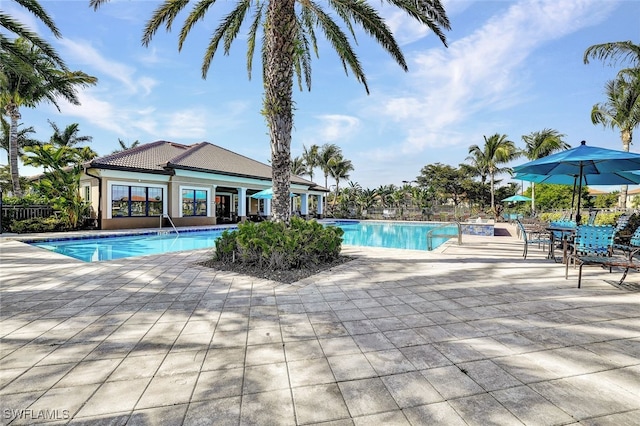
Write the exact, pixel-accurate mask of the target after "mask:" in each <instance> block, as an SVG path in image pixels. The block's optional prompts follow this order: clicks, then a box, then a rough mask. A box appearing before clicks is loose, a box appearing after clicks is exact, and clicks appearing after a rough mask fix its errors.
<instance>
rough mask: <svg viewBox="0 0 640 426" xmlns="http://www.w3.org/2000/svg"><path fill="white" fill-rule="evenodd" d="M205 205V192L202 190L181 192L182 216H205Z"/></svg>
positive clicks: (184, 190)
mask: <svg viewBox="0 0 640 426" xmlns="http://www.w3.org/2000/svg"><path fill="white" fill-rule="evenodd" d="M207 204H208V203H207V191H205V190H203V189H183V190H182V216H206V215H207Z"/></svg>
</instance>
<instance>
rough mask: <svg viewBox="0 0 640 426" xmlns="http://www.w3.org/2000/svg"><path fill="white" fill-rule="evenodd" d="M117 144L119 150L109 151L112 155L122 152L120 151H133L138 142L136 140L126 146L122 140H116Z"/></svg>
mask: <svg viewBox="0 0 640 426" xmlns="http://www.w3.org/2000/svg"><path fill="white" fill-rule="evenodd" d="M118 144H119V145H120V148H118V149H114V150H113V151H111V153H112V154H117V153H119V152H122V151H126V150H129V149H133V148H135V147H137V146H138V145H140V141H139V140H137V139H136V140H135V141H133V142H132V143H131V145H127V143H126V142H125V141H123V140H122V139H120V138H118Z"/></svg>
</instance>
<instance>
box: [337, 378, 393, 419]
mask: <svg viewBox="0 0 640 426" xmlns="http://www.w3.org/2000/svg"><path fill="white" fill-rule="evenodd" d="M338 386H339V387H340V391H341V392H342V395H343V397H344V401H345V403H346V404H347V407H348V409H349V413H351V416H353V417H358V416H366V415H370V414H376V413H382V412H385V411H392V410H397V409H398V405H397V404H396V402H395V400H394V399H393V397H392V396H391V394H390V393H389V391H388V390H387V388H386V387H385V386H384V384H383V383H382V381H381V380H380V379H379V378H371V379H363V380H351V381H347V382H340V383H338Z"/></svg>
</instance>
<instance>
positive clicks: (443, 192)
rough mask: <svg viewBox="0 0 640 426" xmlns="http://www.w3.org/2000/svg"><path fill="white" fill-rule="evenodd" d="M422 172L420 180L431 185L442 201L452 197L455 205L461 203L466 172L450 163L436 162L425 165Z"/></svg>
mask: <svg viewBox="0 0 640 426" xmlns="http://www.w3.org/2000/svg"><path fill="white" fill-rule="evenodd" d="M420 174H421V175H420V176H418V182H419V183H420V184H421V185H423V184H424V185H425V186H430V187H431V188H432V190H433V191H434V193H435V194H436V196H437V197H438V198H440V200H441V201H443V202H446V200H448V199H451V200H453V204H454V205H456V206H457V205H458V204H459V202H460V196H461V195H462V194H463V193H464V187H463V186H462V183H463V180H464V172H462V171H461V170H459V169H456V168H454V167H452V166H450V165H448V164H442V163H435V164H428V165H426V166H424V167H423V168H422V169H421V170H420Z"/></svg>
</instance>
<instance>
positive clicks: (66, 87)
mask: <svg viewBox="0 0 640 426" xmlns="http://www.w3.org/2000/svg"><path fill="white" fill-rule="evenodd" d="M15 46H16V48H19V49H21V52H23V53H24V55H25V56H28V57H29V58H30V59H31V60H30V62H28V63H27V62H22V61H20V60H16V58H15V56H13V55H10V54H7V52H4V51H2V52H0V59H2V60H7V61H13V62H14V63H15V64H16V66H17V67H18V68H19V69H14V68H5V69H4V70H3V72H2V75H1V77H2V82H3V84H2V85H0V105H3V106H4V110H5V113H6V114H7V116H8V117H9V119H10V123H11V130H10V135H9V165H10V167H11V180H12V182H13V192H14V195H15V196H16V197H21V196H22V189H21V188H20V181H19V179H18V178H19V173H18V141H17V138H18V120H19V119H20V118H21V115H20V107H21V106H26V107H29V108H35V107H36V106H37V105H38V104H39V103H41V102H50V103H52V104H53V105H55V106H56V108H58V111H59V110H60V107H59V106H58V98H62V99H65V100H66V101H68V102H69V103H72V104H74V105H79V104H80V101H79V100H78V95H77V88H78V87H87V86H89V85H94V84H96V82H97V79H96V78H95V77H92V76H89V75H87V74H85V73H83V72H81V71H67V70H64V69H61V68H59V67H58V66H57V65H56V63H55V62H53V61H51V59H50V58H49V57H48V56H47V55H46V54H45V53H44V52H42V51H41V50H40V49H39V48H38V47H37V46H35V45H33V44H31V43H30V42H29V41H27V40H24V39H18V40H16V43H15ZM0 62H2V61H0ZM33 63H38V64H39V66H38V67H32V66H31V65H30V64H33ZM39 70H45V71H44V72H40V71H39Z"/></svg>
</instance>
